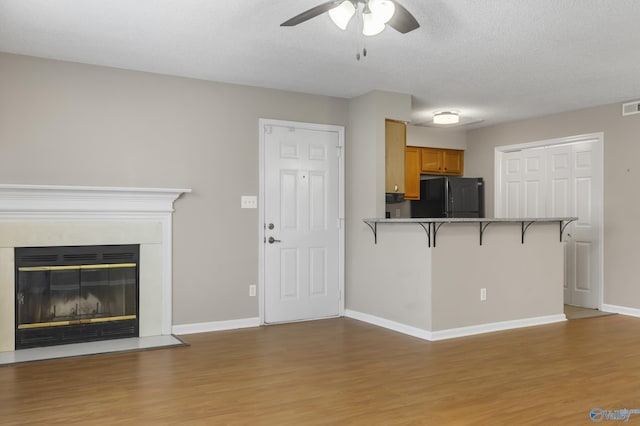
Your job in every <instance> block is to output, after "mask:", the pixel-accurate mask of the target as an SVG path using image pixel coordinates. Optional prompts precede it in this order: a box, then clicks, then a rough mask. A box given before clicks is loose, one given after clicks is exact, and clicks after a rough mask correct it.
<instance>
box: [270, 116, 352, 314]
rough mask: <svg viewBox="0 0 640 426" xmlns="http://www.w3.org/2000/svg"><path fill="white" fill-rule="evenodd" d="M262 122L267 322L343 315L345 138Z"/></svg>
mask: <svg viewBox="0 0 640 426" xmlns="http://www.w3.org/2000/svg"><path fill="white" fill-rule="evenodd" d="M317 127H318V126H310V125H304V124H303V123H282V124H281V125H279V124H278V123H277V122H276V123H270V124H265V125H264V126H263V128H262V131H263V132H264V133H263V157H264V182H263V184H264V210H263V218H264V238H263V240H264V250H263V255H264V258H263V259H264V260H263V266H264V279H263V282H264V286H263V291H264V322H265V323H278V322H290V321H299V320H308V319H315V318H325V317H331V316H338V315H339V314H340V313H341V299H342V298H341V294H342V288H341V287H342V286H341V279H340V276H341V265H342V262H341V256H342V249H341V230H342V222H343V221H342V219H343V218H342V215H341V208H342V206H341V193H342V190H341V185H342V182H341V171H340V167H341V166H340V162H341V151H342V138H343V133H342V132H341V131H339V130H341V128H340V129H335V127H334V126H330V128H329V129H323V128H317Z"/></svg>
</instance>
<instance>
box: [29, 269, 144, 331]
mask: <svg viewBox="0 0 640 426" xmlns="http://www.w3.org/2000/svg"><path fill="white" fill-rule="evenodd" d="M18 270H19V272H20V278H19V282H18V299H19V303H18V318H19V321H18V328H23V329H24V328H34V327H46V326H57V325H69V324H74V323H76V324H82V323H90V322H103V321H115V320H121V319H135V317H136V264H135V263H123V264H109V265H78V266H49V267H38V266H34V267H28V266H27V267H22V268H19V269H18Z"/></svg>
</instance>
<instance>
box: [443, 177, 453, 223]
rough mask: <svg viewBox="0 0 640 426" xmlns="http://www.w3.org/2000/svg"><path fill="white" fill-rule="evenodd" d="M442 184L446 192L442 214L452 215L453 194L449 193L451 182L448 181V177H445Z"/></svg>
mask: <svg viewBox="0 0 640 426" xmlns="http://www.w3.org/2000/svg"><path fill="white" fill-rule="evenodd" d="M444 186H445V192H446V198H445V200H446V201H445V208H444V210H445V211H444V216H445V217H454V212H453V210H454V206H453V195H452V194H451V183H450V182H449V179H445V181H444Z"/></svg>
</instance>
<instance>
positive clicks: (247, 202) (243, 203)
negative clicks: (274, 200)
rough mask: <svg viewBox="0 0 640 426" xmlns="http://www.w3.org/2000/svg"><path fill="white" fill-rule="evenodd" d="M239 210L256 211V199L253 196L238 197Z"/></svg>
mask: <svg viewBox="0 0 640 426" xmlns="http://www.w3.org/2000/svg"><path fill="white" fill-rule="evenodd" d="M240 208H242V209H257V208H258V197H256V196H255V195H243V196H241V197H240Z"/></svg>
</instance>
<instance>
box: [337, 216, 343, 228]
mask: <svg viewBox="0 0 640 426" xmlns="http://www.w3.org/2000/svg"><path fill="white" fill-rule="evenodd" d="M337 223H338V229H342V227H343V226H344V218H341V217H339V218H338V222H337Z"/></svg>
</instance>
